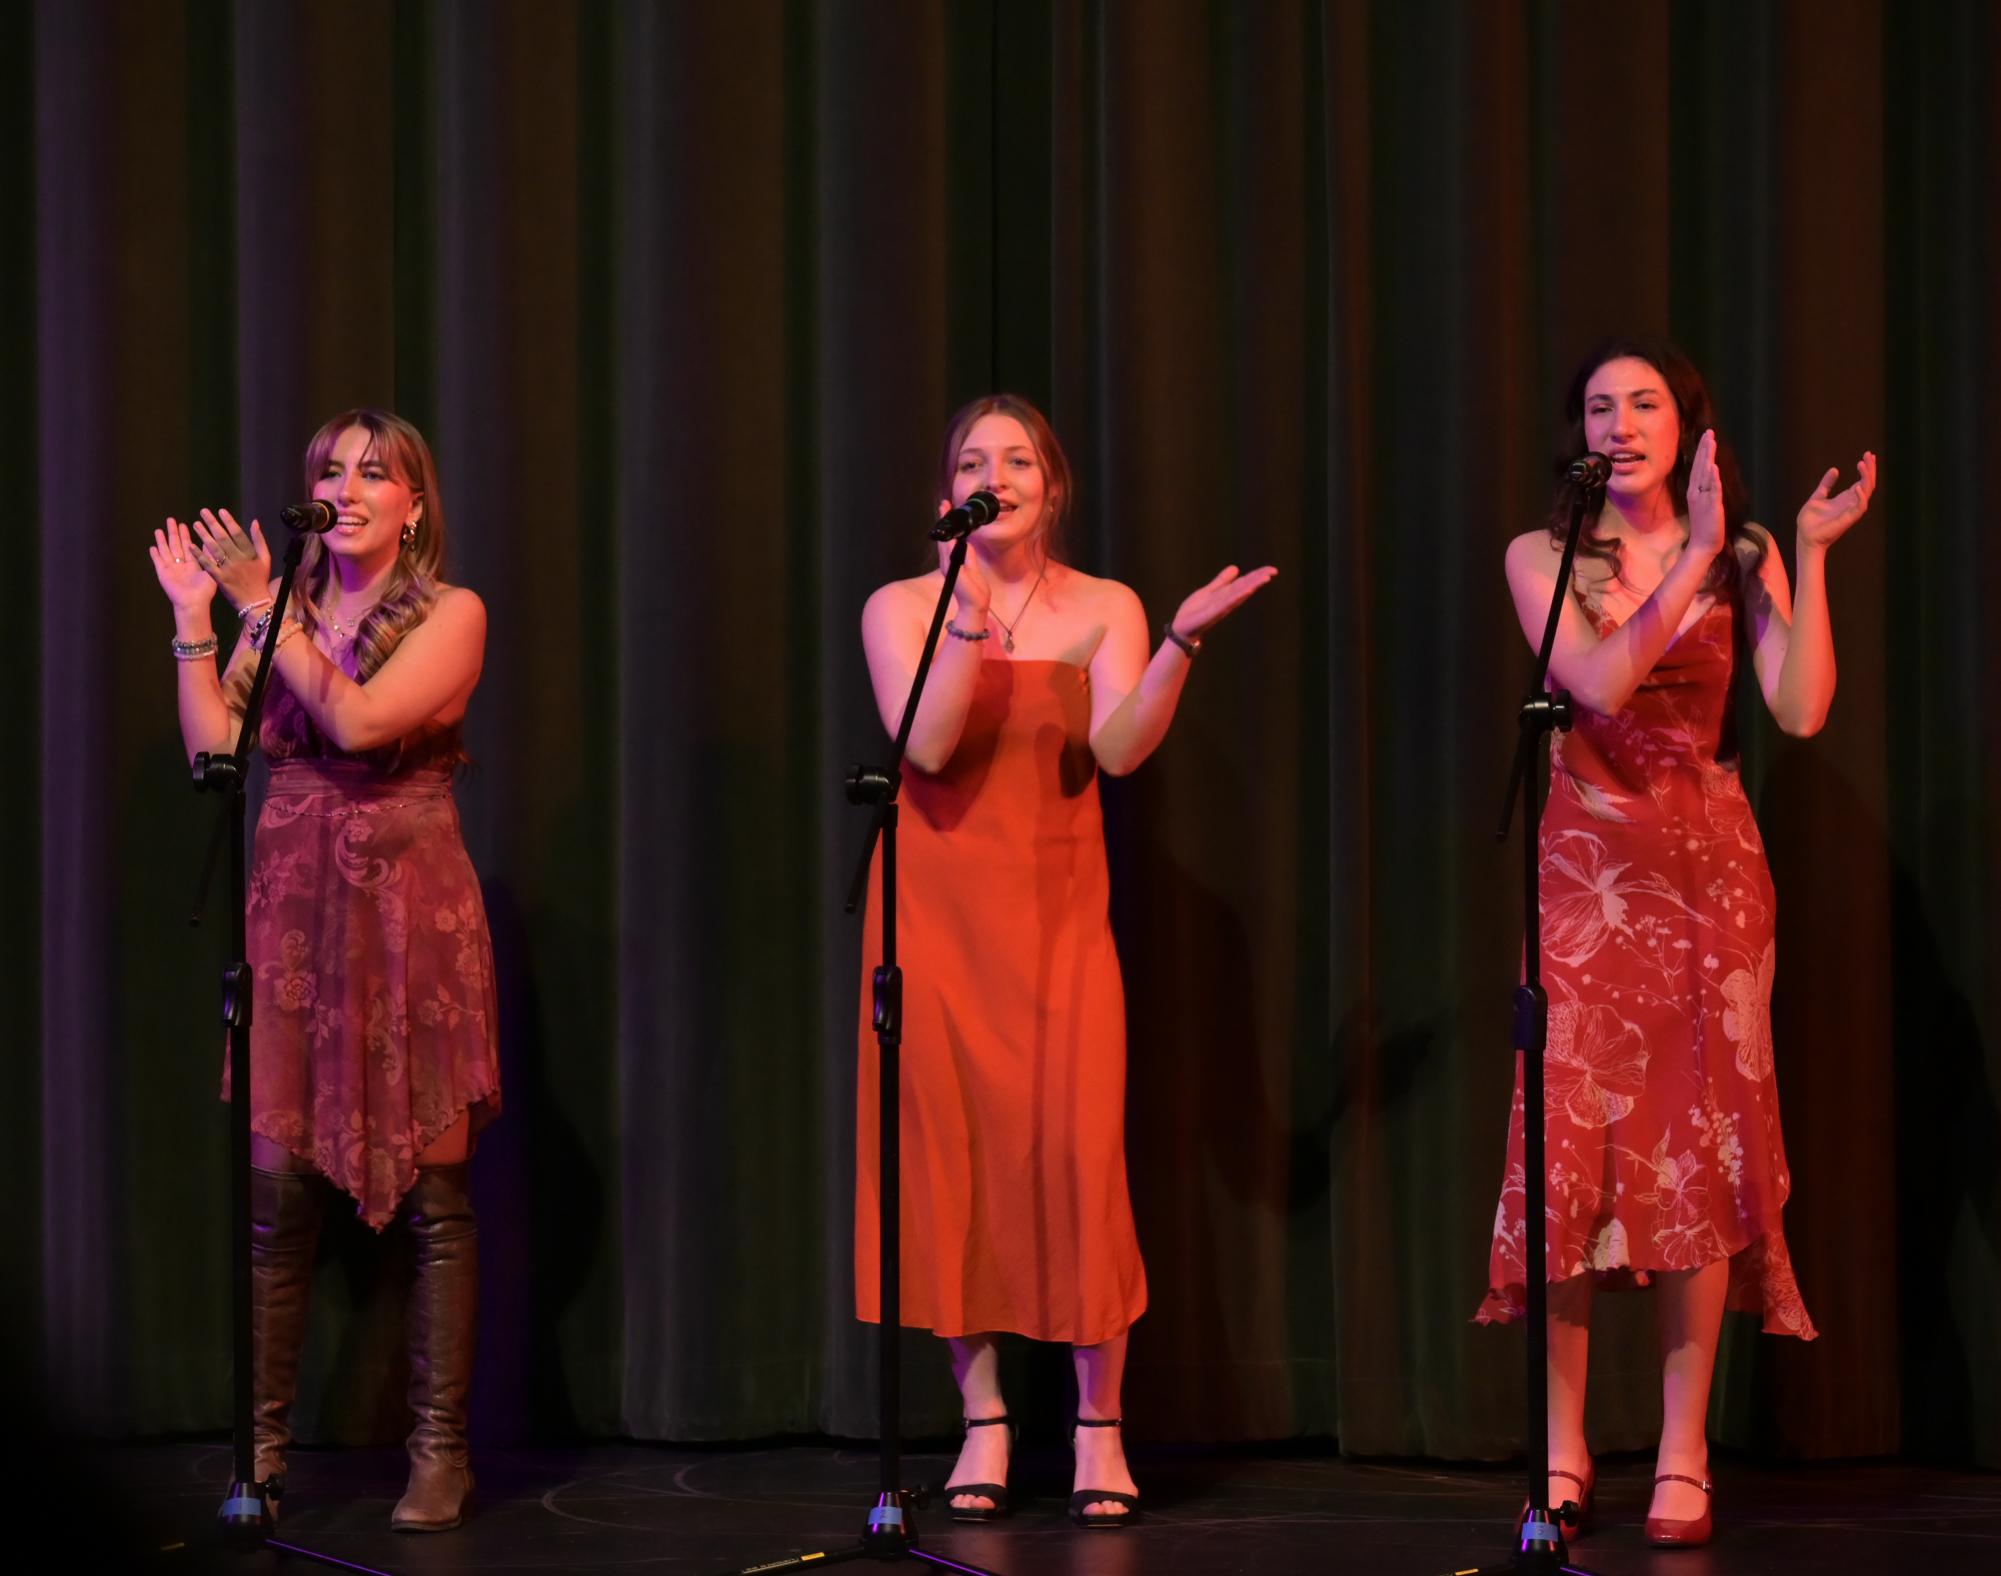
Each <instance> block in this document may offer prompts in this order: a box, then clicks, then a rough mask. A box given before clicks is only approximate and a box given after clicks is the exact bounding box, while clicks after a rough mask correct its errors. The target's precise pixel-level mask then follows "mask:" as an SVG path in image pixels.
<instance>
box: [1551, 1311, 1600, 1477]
mask: <svg viewBox="0 0 2001 1576" xmlns="http://www.w3.org/2000/svg"><path fill="white" fill-rule="evenodd" d="M1596 1287H1597V1282H1596V1281H1594V1280H1593V1279H1592V1277H1591V1276H1590V1275H1589V1274H1588V1273H1587V1274H1583V1275H1573V1276H1572V1277H1571V1278H1570V1279H1569V1280H1566V1281H1555V1282H1553V1283H1552V1284H1551V1285H1550V1288H1549V1338H1548V1341H1547V1342H1546V1350H1547V1351H1548V1353H1549V1381H1548V1394H1549V1465H1550V1469H1551V1470H1552V1471H1554V1470H1556V1469H1557V1468H1559V1467H1560V1468H1562V1469H1563V1470H1564V1471H1565V1472H1575V1473H1576V1474H1577V1475H1578V1476H1579V1477H1581V1478H1583V1479H1584V1480H1585V1481H1586V1482H1587V1483H1588V1482H1590V1481H1591V1447H1590V1445H1589V1444H1587V1443H1586V1442H1585V1438H1584V1384H1585V1378H1586V1375H1587V1374H1588V1373H1589V1372H1590V1367H1591V1301H1592V1294H1593V1292H1594V1291H1595V1290H1596ZM1547 1488H1548V1493H1549V1507H1550V1508H1551V1509H1555V1508H1556V1507H1557V1506H1558V1505H1561V1504H1562V1503H1563V1502H1564V1501H1565V1500H1566V1499H1578V1500H1581V1499H1582V1497H1583V1493H1584V1491H1583V1490H1582V1489H1580V1488H1579V1487H1578V1486H1577V1485H1576V1484H1575V1483H1573V1482H1571V1481H1570V1479H1569V1478H1557V1479H1555V1480H1553V1481H1552V1482H1550V1483H1549V1484H1548V1485H1547Z"/></svg>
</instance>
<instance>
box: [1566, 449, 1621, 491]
mask: <svg viewBox="0 0 2001 1576" xmlns="http://www.w3.org/2000/svg"><path fill="white" fill-rule="evenodd" d="M1563 479H1564V480H1565V481H1567V482H1570V483H1572V484H1573V485H1574V486H1578V487H1582V488H1583V489H1584V490H1585V491H1586V492H1598V491H1600V490H1601V489H1602V488H1603V487H1604V485H1605V484H1606V483H1607V482H1609V481H1610V480H1611V479H1612V462H1611V461H1610V460H1608V459H1606V458H1605V456H1604V455H1602V454H1600V453H1598V452H1597V451H1596V450H1595V449H1594V450H1593V451H1592V452H1591V453H1589V454H1580V455H1578V457H1577V458H1576V459H1574V460H1572V461H1571V462H1570V465H1569V467H1568V468H1567V469H1566V470H1565V471H1564V473H1563Z"/></svg>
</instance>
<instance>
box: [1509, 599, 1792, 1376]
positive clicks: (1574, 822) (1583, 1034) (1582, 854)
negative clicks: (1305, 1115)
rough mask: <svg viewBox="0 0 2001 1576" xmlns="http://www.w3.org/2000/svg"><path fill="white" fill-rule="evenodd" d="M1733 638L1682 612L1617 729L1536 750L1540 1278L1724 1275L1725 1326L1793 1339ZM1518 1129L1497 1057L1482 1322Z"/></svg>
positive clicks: (1518, 1145) (1733, 613)
mask: <svg viewBox="0 0 2001 1576" xmlns="http://www.w3.org/2000/svg"><path fill="white" fill-rule="evenodd" d="M1618 594H1619V595H1620V597H1621V600H1622V601H1623V602H1624V603H1625V605H1624V606H1623V607H1622V608H1621V609H1620V612H1621V613H1622V614H1623V613H1630V612H1631V610H1632V606H1633V605H1636V604H1635V601H1634V599H1631V598H1629V597H1625V596H1624V595H1623V593H1618ZM1590 611H1591V613H1592V617H1593V619H1594V622H1595V623H1596V624H1597V625H1598V629H1599V633H1600V635H1601V636H1603V635H1605V634H1609V633H1610V632H1611V631H1612V629H1614V628H1616V627H1617V622H1618V619H1617V617H1615V616H1614V615H1613V613H1612V612H1610V611H1608V610H1607V609H1605V608H1594V609H1591V610H1590ZM1737 618H1738V614H1737V610H1736V608H1735V605H1734V603H1732V602H1730V601H1727V600H1725V601H1718V602H1715V603H1713V604H1711V605H1709V606H1707V607H1706V608H1698V610H1697V611H1696V612H1695V613H1694V614H1692V615H1691V617H1690V620H1689V621H1688V622H1687V623H1686V624H1684V626H1683V628H1682V630H1681V632H1680V633H1679V634H1678V635H1677V636H1676V638H1675V640H1674V641H1673V642H1672V643H1671V644H1670V645H1669V647H1668V649H1667V651H1666V652H1665V653H1663V654H1662V656H1661V659H1660V661H1659V662H1657V663H1656V664H1655V666H1654V669H1653V672H1652V673H1650V674H1649V675H1648V677H1647V679H1646V681H1645V682H1644V683H1643V684H1642V685H1641V686H1640V688H1639V689H1638V690H1637V691H1636V692H1635V693H1634V695H1633V697H1632V699H1631V700H1630V701H1629V702H1628V703H1627V705H1626V706H1625V708H1624V709H1623V710H1621V711H1620V712H1618V713H1617V714H1616V715H1614V716H1610V717H1604V716H1599V715H1597V714H1596V713H1593V712H1590V711H1588V710H1584V709H1582V708H1579V709H1578V711H1577V716H1576V724H1575V726H1574V727H1573V728H1572V729H1571V731H1570V732H1569V733H1559V734H1557V735H1556V736H1555V738H1554V740H1553V742H1552V745H1551V751H1550V760H1551V768H1550V794H1549V805H1548V809H1547V811H1546V813H1545V815H1544V817H1543V823H1542V829H1541V834H1540V848H1541V866H1540V870H1541V874H1540V880H1541V887H1542V899H1543V926H1544V928H1543V985H1544V988H1545V989H1546V990H1547V991H1548V993H1549V1004H1550V1005H1549V1037H1548V1047H1547V1052H1546V1056H1545V1085H1546V1107H1547V1111H1546V1121H1545V1134H1546V1140H1547V1150H1546V1153H1547V1156H1548V1168H1549V1181H1548V1190H1547V1195H1546V1198H1545V1205H1544V1216H1545V1220H1546V1222H1547V1246H1548V1254H1547V1260H1546V1263H1545V1266H1544V1272H1545V1274H1546V1276H1547V1278H1548V1279H1550V1280H1552V1281H1555V1280H1566V1279H1568V1278H1570V1277H1571V1276H1573V1275H1580V1274H1584V1273H1587V1272H1588V1273H1592V1274H1595V1275H1597V1276H1599V1277H1600V1279H1601V1280H1602V1281H1603V1282H1605V1283H1607V1284H1639V1285H1644V1284H1646V1282H1647V1281H1648V1279H1649V1278H1650V1277H1651V1276H1652V1275H1653V1274H1655V1273H1658V1272H1660V1271H1664V1270H1688V1269H1698V1268H1700V1267H1701V1266H1703V1265H1705V1264H1710V1263H1714V1262H1715V1261H1717V1260H1718V1259H1728V1260H1729V1261H1730V1305H1731V1306H1732V1307H1735V1308H1739V1309H1746V1310H1750V1311H1756V1312H1759V1313H1761V1314H1762V1315H1763V1320H1764V1328H1765V1329H1766V1330H1767V1331H1770V1332H1773V1333H1778V1334H1786V1335H1797V1336H1801V1337H1804V1338H1807V1339H1811V1338H1812V1337H1813V1336H1814V1334H1815V1333H1816V1332H1815V1330H1814V1327H1813V1321H1812V1320H1811V1319H1810V1318H1809V1317H1808V1316H1807V1311H1806V1306H1805V1303H1804V1302H1803V1300H1802V1299H1801V1297H1800V1293H1799V1287H1798V1285H1797V1283H1796V1282H1795V1280H1794V1278H1793V1271H1792V1260H1791V1256H1790V1255H1789V1254H1788V1252H1787V1251H1786V1245H1785V1236H1784V1232H1783V1228H1782V1225H1781V1219H1780V1216H1781V1212H1782V1210H1783V1206H1784V1204H1785V1201H1786V1197H1787V1195H1788V1193H1789V1192H1790V1191H1791V1177H1790V1176H1789V1175H1788V1173H1787V1170H1786V1159H1785V1145H1784V1142H1783V1140H1782V1138H1781V1135H1780V1131H1779V1107H1778V1093H1777V1089H1776V1087H1775V1085H1774V1083H1773V1079H1772V1027H1771V996H1772V974H1773V967H1774V962H1775V959H1776V956H1777V953H1776V947H1775V945H1774V941H1773V926H1774V922H1775V903H1774V898H1773V892H1772V882H1771V875H1770V872H1769V870H1768V868H1767V866H1766V862H1765V850H1764V843H1763V841H1762V840H1761V839H1760V837H1759V835H1758V828H1757V823H1756V821H1755V820H1754V819H1753V818H1752V814H1751V807H1750V802H1749V800H1748V799H1747V798H1746V796H1745V794H1744V789H1743V785H1742V783H1741V781H1740V780H1739V777H1738V772H1737V765H1736V760H1735V754H1736V752H1735V748H1734V743H1733V740H1732V738H1731V734H1730V690H1731V678H1732V673H1733V668H1734V663H1735V658H1736V650H1737V645H1736V630H1737ZM1522 1121H1523V1108H1522V1083H1521V1067H1520V1058H1519V1056H1518V1057H1517V1058H1516V1073H1515V1093H1514V1100H1513V1104H1512V1107H1511V1110H1510V1116H1509V1126H1508V1159H1507V1165H1506V1169H1505V1171H1504V1180H1503V1183H1502V1188H1501V1198H1500V1203H1499V1206H1498V1207H1497V1209H1496V1211H1495V1217H1494V1238H1493V1249H1492V1254H1491V1257H1490V1261H1489V1266H1488V1286H1489V1290H1488V1293H1487V1296H1486V1299H1485V1300H1484V1301H1483V1302H1482V1304H1481V1307H1480V1310H1479V1313H1478V1314H1477V1315H1476V1317H1477V1318H1478V1319H1479V1320H1480V1321H1482V1322H1487V1321H1490V1320H1504V1319H1510V1318H1515V1317H1519V1316H1520V1315H1521V1314H1522V1312H1523V1311H1524V1309H1525V1305H1526V1278H1527V1272H1526V1266H1525V1253H1524V1241H1525V1235H1526V1233H1525V1231H1524V1228H1523V1222H1522V1208H1523V1202H1524V1198H1525V1193H1526V1189H1525V1187H1524V1185H1523V1184H1524V1177H1525V1173H1524V1171H1523V1165H1522Z"/></svg>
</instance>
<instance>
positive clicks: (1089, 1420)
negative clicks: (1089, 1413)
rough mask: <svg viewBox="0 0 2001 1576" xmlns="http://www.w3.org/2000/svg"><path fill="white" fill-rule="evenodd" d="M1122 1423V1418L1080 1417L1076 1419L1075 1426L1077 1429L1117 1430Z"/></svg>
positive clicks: (1123, 1420)
mask: <svg viewBox="0 0 2001 1576" xmlns="http://www.w3.org/2000/svg"><path fill="white" fill-rule="evenodd" d="M1124 1422H1125V1419H1124V1418H1123V1417H1080V1418H1078V1419H1077V1426H1078V1427H1079V1428H1118V1427H1120V1426H1121V1425H1122V1424H1124Z"/></svg>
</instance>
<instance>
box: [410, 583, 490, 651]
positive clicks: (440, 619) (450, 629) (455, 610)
mask: <svg viewBox="0 0 2001 1576" xmlns="http://www.w3.org/2000/svg"><path fill="white" fill-rule="evenodd" d="M424 623H425V624H426V625H427V626H428V627H429V628H430V629H431V631H432V633H433V634H434V635H442V636H444V637H445V638H446V639H449V640H459V641H465V642H468V643H470V644H483V643H484V642H485V640H486V604H485V603H484V602H482V601H481V600H480V599H479V593H478V592H477V591H473V590H470V589H468V588H467V587H465V586H440V587H438V594H437V595H436V596H435V597H433V598H432V599H431V607H430V611H429V612H427V613H426V614H425V615H424Z"/></svg>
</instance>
